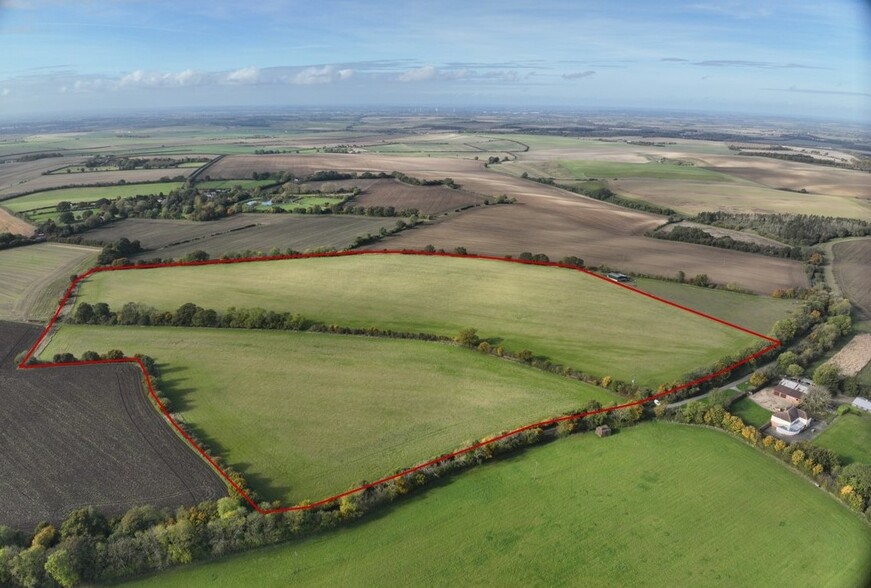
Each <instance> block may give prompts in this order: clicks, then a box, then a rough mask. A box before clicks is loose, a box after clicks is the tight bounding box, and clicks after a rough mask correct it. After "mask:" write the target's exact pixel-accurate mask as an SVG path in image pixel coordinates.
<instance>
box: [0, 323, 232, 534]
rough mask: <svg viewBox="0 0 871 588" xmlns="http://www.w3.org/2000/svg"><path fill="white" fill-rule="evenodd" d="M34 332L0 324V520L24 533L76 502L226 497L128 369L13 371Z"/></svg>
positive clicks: (107, 505) (104, 506)
mask: <svg viewBox="0 0 871 588" xmlns="http://www.w3.org/2000/svg"><path fill="white" fill-rule="evenodd" d="M40 331H41V328H40V327H37V326H34V325H26V324H22V323H10V322H0V406H2V407H3V410H2V411H0V455H2V459H0V524H4V525H10V526H14V527H17V528H20V529H22V530H28V531H30V530H31V529H33V527H34V526H35V525H36V523H38V522H40V521H49V522H53V523H55V524H57V523H59V522H60V521H62V520H63V519H64V518H65V516H66V515H67V514H68V513H69V511H71V510H73V509H76V508H80V507H82V506H85V505H93V506H95V507H97V508H99V509H100V510H102V511H103V512H105V513H106V514H108V515H114V514H120V513H123V512H124V511H126V510H127V509H129V508H131V507H133V506H138V505H144V504H153V505H156V506H168V507H174V506H179V505H193V504H196V503H198V502H200V501H202V500H207V499H216V498H220V497H221V496H222V495H225V494H226V489H225V487H224V484H223V482H221V480H220V479H219V478H218V477H217V475H216V474H215V473H214V472H213V471H212V470H211V469H210V467H209V466H208V465H206V462H205V461H203V460H202V459H201V458H200V457H198V456H197V455H196V454H195V453H194V452H193V451H192V450H191V449H190V448H189V447H187V446H186V445H185V444H184V442H183V441H182V440H181V439H180V438H179V437H177V436H176V434H175V433H174V432H173V431H172V430H171V429H170V427H169V425H168V424H167V423H166V422H164V421H163V417H162V416H160V415H159V413H158V412H157V411H156V410H155V409H154V408H153V407H152V406H151V404H150V401H149V399H148V397H147V396H146V392H145V390H144V389H143V386H142V383H141V372H140V371H139V369H138V368H137V367H135V366H130V365H111V366H110V365H96V366H81V367H59V368H42V369H34V370H17V369H15V362H14V359H15V356H16V354H18V353H19V352H21V351H23V350H25V349H27V347H28V346H30V345H31V344H33V342H34V341H35V340H36V338H37V337H38V336H39V333H40ZM100 351H107V350H100Z"/></svg>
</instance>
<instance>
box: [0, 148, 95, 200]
mask: <svg viewBox="0 0 871 588" xmlns="http://www.w3.org/2000/svg"><path fill="white" fill-rule="evenodd" d="M83 161H85V158H84V157H46V158H44V159H35V160H33V161H15V162H12V163H0V195H3V194H7V193H16V192H19V191H21V190H23V189H24V186H25V185H27V183H28V182H32V181H35V180H38V179H40V178H42V177H43V175H42V174H43V172H46V171H49V170H53V169H57V168H59V167H63V166H65V165H75V164H77V163H82V162H83Z"/></svg>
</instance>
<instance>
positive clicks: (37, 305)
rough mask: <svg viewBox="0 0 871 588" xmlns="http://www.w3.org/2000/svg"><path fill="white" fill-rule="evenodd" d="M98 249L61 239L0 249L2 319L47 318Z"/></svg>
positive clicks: (0, 311) (89, 263) (94, 256)
mask: <svg viewBox="0 0 871 588" xmlns="http://www.w3.org/2000/svg"><path fill="white" fill-rule="evenodd" d="M98 253H99V249H96V248H93V247H80V246H78V245H64V244H62V243H39V244H37V245H28V246H26V247H15V248H13V249H6V250H4V251H0V276H2V279H0V319H10V320H18V321H28V320H39V321H44V320H48V318H49V317H50V316H51V315H52V313H54V311H55V310H56V309H57V301H58V298H60V296H62V295H63V293H64V291H65V290H66V288H67V286H68V285H69V277H70V275H71V274H78V273H81V272H83V271H84V270H85V269H87V268H88V267H90V266H92V265H93V264H94V262H95V261H96V258H97V254H98Z"/></svg>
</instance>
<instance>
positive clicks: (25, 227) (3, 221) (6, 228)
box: [0, 208, 36, 237]
mask: <svg viewBox="0 0 871 588" xmlns="http://www.w3.org/2000/svg"><path fill="white" fill-rule="evenodd" d="M34 232H36V227H34V226H33V225H31V224H30V223H28V222H27V221H25V220H24V219H20V218H18V217H17V216H13V215H12V214H11V213H10V212H9V211H8V210H6V209H4V208H0V233H12V234H15V235H24V236H26V237H29V236H30V235H32V234H33V233H34Z"/></svg>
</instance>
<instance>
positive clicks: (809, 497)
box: [128, 425, 871, 588]
mask: <svg viewBox="0 0 871 588" xmlns="http://www.w3.org/2000/svg"><path fill="white" fill-rule="evenodd" d="M700 488H704V491H699V489H700ZM768 488H776V489H777V491H776V492H766V491H763V490H764V489H768ZM784 504H789V505H790V507H789V508H784ZM724 505H728V506H724ZM785 537H789V540H786V539H785ZM821 538H825V540H821ZM869 553H871V530H869V528H868V526H867V525H866V524H864V523H863V522H862V521H861V520H860V519H859V518H858V517H857V516H856V515H854V514H852V513H850V512H849V511H848V510H847V509H846V508H844V507H843V506H841V505H840V504H838V503H837V502H836V501H835V500H832V499H831V498H830V497H829V496H826V495H825V494H824V493H823V492H821V491H820V490H819V489H817V488H815V487H814V486H813V485H812V484H808V483H807V482H805V481H804V480H802V479H801V478H799V477H797V476H796V475H794V474H793V473H792V472H790V471H789V470H788V469H787V468H785V467H784V466H783V465H782V464H779V463H777V462H775V461H774V460H773V459H771V458H770V457H768V456H765V455H762V454H761V453H759V452H758V451H756V450H754V449H753V448H751V447H748V446H746V445H744V444H743V443H741V442H740V441H737V440H735V439H732V438H730V437H729V436H727V435H725V434H724V433H722V432H719V431H711V430H706V429H691V428H687V427H681V426H677V425H643V426H639V427H636V428H633V429H629V430H626V431H624V432H621V433H620V434H618V435H615V436H613V437H610V438H608V439H605V440H602V439H598V438H596V437H594V436H593V435H583V436H577V437H572V438H569V439H565V440H561V441H557V442H556V443H553V444H551V445H548V446H546V447H538V448H535V449H531V450H529V451H527V452H526V453H525V454H524V455H522V456H519V457H516V458H513V459H507V460H501V461H499V462H495V463H491V464H487V465H485V466H483V467H480V468H476V469H474V470H472V471H469V472H467V473H464V474H463V475H462V476H459V477H457V478H456V479H453V480H451V481H450V483H448V484H446V485H444V486H441V487H437V488H434V489H432V490H430V491H427V492H425V493H423V494H421V495H418V496H414V497H411V498H409V499H407V500H405V501H403V502H402V503H401V504H399V505H398V506H396V507H395V508H394V509H393V512H391V513H389V516H382V517H377V518H373V519H372V520H368V521H364V522H362V523H361V524H359V525H354V526H352V527H348V528H343V529H339V530H337V531H334V532H330V533H326V534H323V535H319V536H316V537H312V538H310V539H306V540H303V541H297V542H293V543H290V544H286V545H280V546H277V547H274V548H270V549H263V550H259V551H255V552H251V553H246V554H243V555H238V556H232V557H229V558H227V559H224V560H221V561H216V562H211V563H206V564H201V565H196V566H191V567H188V568H179V569H176V570H170V571H168V572H163V573H161V574H160V575H158V576H154V577H151V578H145V579H142V580H139V581H135V582H132V583H130V584H128V585H129V586H143V587H146V586H161V588H164V587H165V588H173V587H182V586H183V587H185V588H187V587H189V586H218V587H221V586H238V585H242V584H246V583H250V581H251V578H256V579H257V580H256V581H257V584H258V585H259V586H275V587H279V586H287V585H291V584H294V585H305V586H338V585H343V586H408V585H414V586H423V585H425V586H457V585H496V586H520V585H555V586H562V585H585V586H586V585H589V586H599V585H608V586H753V585H758V584H759V583H760V578H768V577H788V576H790V575H791V574H793V573H795V570H796V565H797V562H801V574H802V580H801V582H802V583H803V584H805V585H808V586H831V587H845V588H846V587H854V586H864V585H866V584H867V582H868V580H869V576H871V558H869ZM542 554H548V556H547V557H541V555H542Z"/></svg>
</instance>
